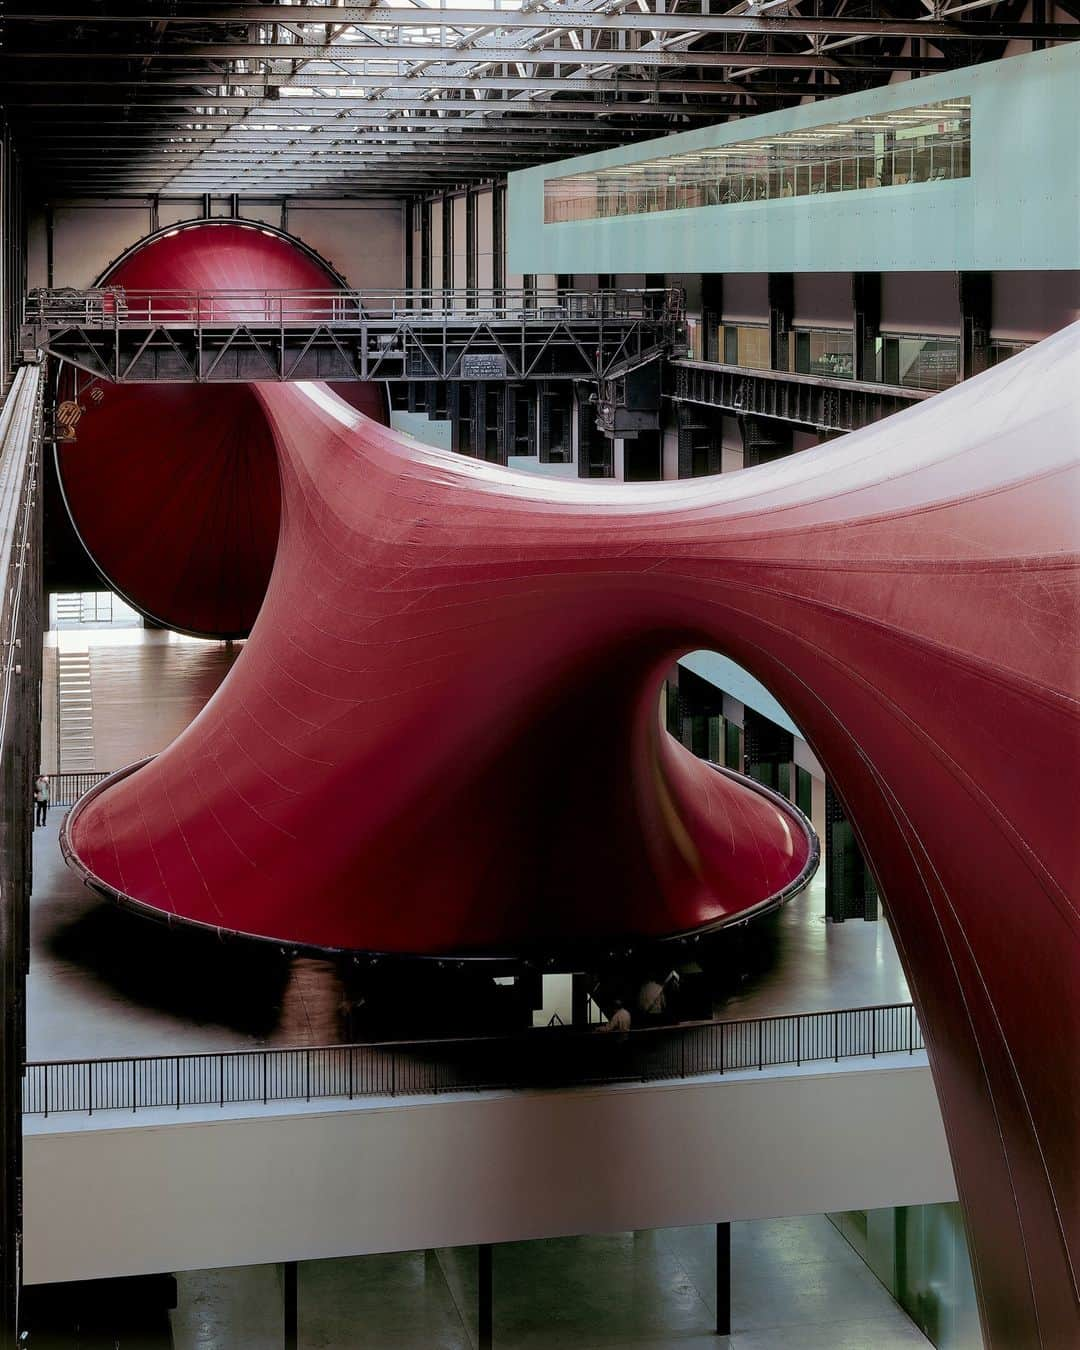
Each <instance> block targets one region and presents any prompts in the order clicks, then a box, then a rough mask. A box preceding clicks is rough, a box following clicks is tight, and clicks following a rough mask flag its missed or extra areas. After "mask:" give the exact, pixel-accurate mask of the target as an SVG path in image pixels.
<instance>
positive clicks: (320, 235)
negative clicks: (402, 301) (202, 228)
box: [28, 197, 405, 288]
mask: <svg viewBox="0 0 1080 1350" xmlns="http://www.w3.org/2000/svg"><path fill="white" fill-rule="evenodd" d="M403 209H404V208H403V206H402V205H401V203H398V202H391V201H385V202H384V201H366V200H364V201H351V202H350V201H337V200H335V201H315V200H311V199H308V198H290V199H289V201H288V203H287V208H286V211H285V219H286V222H287V224H286V228H287V229H288V232H289V233H290V234H294V235H296V237H297V238H298V239H301V240H303V242H304V243H305V244H307V245H308V246H309V247H311V248H313V249H314V250H315V251H316V253H319V254H321V256H322V257H323V258H325V259H326V261H327V262H329V263H331V264H332V265H333V266H334V267H335V268H336V269H337V270H338V271H339V272H340V273H341V274H342V276H344V277H345V280H346V281H347V282H348V283H349V284H350V285H351V286H354V287H357V288H360V287H365V286H367V287H386V286H391V287H396V286H401V285H403V284H404V280H405V276H404V270H405V269H404V256H405V255H404V248H405V242H404V240H405V227H404V216H403ZM229 210H230V204H229V201H228V199H227V198H219V199H215V200H214V201H213V202H212V204H211V214H212V215H213V216H214V217H215V218H220V217H221V216H222V215H223V214H228V212H229ZM239 210H240V218H241V219H242V220H256V221H259V222H260V223H262V224H267V225H272V226H274V227H276V228H280V227H281V223H282V216H283V213H282V202H280V201H277V202H273V201H269V200H266V199H253V200H250V201H247V200H244V199H241V200H240V203H239ZM201 215H202V202H201V199H199V198H191V197H184V198H175V199H170V198H162V199H161V200H159V202H158V208H157V221H158V227H159V228H161V229H164V228H165V227H166V226H169V225H175V224H176V223H177V222H178V221H181V220H196V219H198V218H200V217H201ZM152 222H153V209H152V203H151V201H150V199H149V198H133V199H131V200H129V201H121V200H119V199H114V200H112V201H107V200H104V199H99V200H90V199H80V200H73V201H66V202H56V203H55V204H54V206H53V284H54V285H56V286H80V287H82V286H91V285H93V283H94V281H95V280H96V278H97V277H98V276H100V274H101V273H102V272H103V271H104V270H105V268H106V267H108V265H109V264H110V263H112V262H114V261H115V260H116V259H117V258H118V257H119V256H120V254H121V253H123V252H124V251H125V250H126V249H128V248H130V247H131V245H132V244H135V243H138V241H139V240H140V239H143V238H145V237H146V235H148V234H150V233H151V232H152V228H153V224H152ZM28 269H29V281H28V285H29V286H30V287H34V286H45V285H47V284H48V269H47V247H46V218H45V214H44V212H37V213H35V215H34V217H33V218H32V219H31V221H30V223H29V247H28Z"/></svg>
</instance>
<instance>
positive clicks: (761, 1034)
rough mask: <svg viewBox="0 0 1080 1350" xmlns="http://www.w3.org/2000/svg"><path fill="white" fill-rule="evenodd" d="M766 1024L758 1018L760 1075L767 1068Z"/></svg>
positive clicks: (758, 1063)
mask: <svg viewBox="0 0 1080 1350" xmlns="http://www.w3.org/2000/svg"><path fill="white" fill-rule="evenodd" d="M764 1044H765V1023H764V1022H763V1021H762V1020H761V1018H760V1017H759V1018H758V1024H757V1066H758V1072H759V1073H760V1072H761V1070H762V1069H764V1067H765V1049H764Z"/></svg>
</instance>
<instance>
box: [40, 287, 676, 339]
mask: <svg viewBox="0 0 1080 1350" xmlns="http://www.w3.org/2000/svg"><path fill="white" fill-rule="evenodd" d="M682 294H683V293H682V291H681V290H680V289H679V288H677V287H656V288H641V289H634V290H596V291H572V290H562V289H558V290H557V289H550V290H544V289H537V288H535V287H523V288H518V289H506V288H501V289H497V290H481V289H476V288H469V289H464V288H463V289H447V288H438V289H433V290H399V289H394V290H363V291H347V290H310V291H309V290H287V291H282V290H223V291H207V290H130V289H127V288H125V287H121V286H106V287H96V288H93V289H90V290H84V291H83V290H73V289H67V288H62V289H59V290H33V291H31V292H30V293H29V295H28V296H27V297H26V301H25V305H24V310H23V322H24V323H25V324H27V325H30V326H44V327H47V328H50V329H54V328H57V327H61V326H64V325H71V326H78V327H82V328H100V329H106V330H112V329H129V328H147V327H154V328H182V327H204V326H219V327H230V326H235V325H237V324H244V325H249V326H255V327H260V328H261V327H272V328H281V327H286V328H288V327H299V328H303V327H310V326H312V325H320V326H326V325H329V326H330V327H346V328H352V327H356V326H358V325H363V324H370V323H383V324H385V323H387V322H391V323H392V322H396V321H399V320H400V321H403V322H404V321H408V322H410V323H415V322H417V321H424V320H430V321H433V322H438V323H440V324H441V323H446V322H453V321H455V320H458V319H460V320H462V321H463V322H474V321H476V320H484V321H494V322H502V323H506V322H512V323H520V322H529V321H545V320H546V321H551V320H559V319H567V320H575V321H579V322H580V321H590V320H593V321H601V320H609V319H613V320H629V321H633V320H645V321H648V322H655V323H665V324H666V323H674V322H676V321H678V319H679V318H680V317H681V311H682Z"/></svg>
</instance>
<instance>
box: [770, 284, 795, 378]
mask: <svg viewBox="0 0 1080 1350" xmlns="http://www.w3.org/2000/svg"><path fill="white" fill-rule="evenodd" d="M794 314H795V275H794V273H793V272H770V273H769V366H770V368H771V369H772V370H787V369H788V340H789V335H790V333H791V320H792V318H793V317H794Z"/></svg>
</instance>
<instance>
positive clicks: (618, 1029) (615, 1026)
mask: <svg viewBox="0 0 1080 1350" xmlns="http://www.w3.org/2000/svg"><path fill="white" fill-rule="evenodd" d="M612 1006H613V1008H614V1011H613V1012H612V1014H611V1016H610V1017H609V1018H608V1020H607V1021H606V1022H604V1023H603V1025H601V1026H599V1027H597V1031H613V1032H615V1034H616V1035H619V1036H625V1035H626V1033H627V1032H628V1031H629V1030H630V1010H629V1008H626V1007H624V1006H623V1001H622V999H621V998H617V999H616V1000H615V1001H614V1004H613V1005H612Z"/></svg>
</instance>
